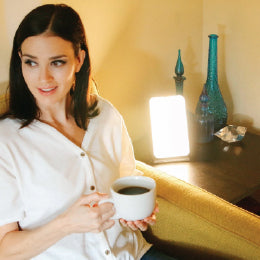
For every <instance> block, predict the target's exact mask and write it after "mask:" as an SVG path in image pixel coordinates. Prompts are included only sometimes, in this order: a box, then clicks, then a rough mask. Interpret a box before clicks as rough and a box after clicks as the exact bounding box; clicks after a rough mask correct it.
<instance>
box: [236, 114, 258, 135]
mask: <svg viewBox="0 0 260 260" xmlns="http://www.w3.org/2000/svg"><path fill="white" fill-rule="evenodd" d="M232 124H233V125H238V126H246V127H247V131H249V132H250V133H254V134H258V135H259V134H260V129H259V128H256V127H254V119H253V118H251V117H249V116H247V115H244V114H239V113H237V114H234V115H233V119H232Z"/></svg>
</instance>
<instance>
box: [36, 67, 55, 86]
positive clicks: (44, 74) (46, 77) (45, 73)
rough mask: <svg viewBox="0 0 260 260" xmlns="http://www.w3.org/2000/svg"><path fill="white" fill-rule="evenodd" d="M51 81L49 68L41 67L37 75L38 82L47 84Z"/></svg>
mask: <svg viewBox="0 0 260 260" xmlns="http://www.w3.org/2000/svg"><path fill="white" fill-rule="evenodd" d="M52 79H53V76H52V73H51V71H50V69H49V67H42V68H41V69H40V73H39V80H40V81H41V82H48V81H50V80H52Z"/></svg>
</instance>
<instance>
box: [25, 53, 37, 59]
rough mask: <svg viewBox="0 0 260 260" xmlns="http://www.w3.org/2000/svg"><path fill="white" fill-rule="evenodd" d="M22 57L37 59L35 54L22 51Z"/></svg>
mask: <svg viewBox="0 0 260 260" xmlns="http://www.w3.org/2000/svg"><path fill="white" fill-rule="evenodd" d="M22 57H28V58H31V59H37V57H36V56H33V55H30V54H26V53H24V54H23V53H22Z"/></svg>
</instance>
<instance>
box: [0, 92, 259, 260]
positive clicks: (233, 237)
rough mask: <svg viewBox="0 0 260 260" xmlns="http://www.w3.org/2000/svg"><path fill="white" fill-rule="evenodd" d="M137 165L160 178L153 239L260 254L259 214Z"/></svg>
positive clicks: (212, 254)
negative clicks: (157, 211) (157, 210)
mask: <svg viewBox="0 0 260 260" xmlns="http://www.w3.org/2000/svg"><path fill="white" fill-rule="evenodd" d="M5 109H6V104H5V98H4V96H0V113H1V112H3V111H4V110H5ZM137 168H138V169H139V170H141V171H142V172H143V173H144V175H146V176H149V177H152V178H154V179H155V180H156V183H157V194H158V203H159V209H160V212H159V213H158V214H157V223H156V225H154V226H152V227H151V228H149V230H148V231H146V232H144V235H145V237H146V238H147V240H149V241H150V242H152V243H154V244H155V245H156V246H158V247H160V248H161V249H163V250H164V251H166V252H168V253H169V254H171V255H173V256H176V257H178V258H179V259H246V260H250V259H255V260H257V259H260V218H259V217H258V216H256V215H254V214H252V213H250V212H247V211H245V210H243V209H241V208H238V207H236V206H234V205H232V204H230V203H228V202H227V201H224V200H222V199H220V198H219V197H217V196H215V195H213V194H211V193H208V192H206V191H205V190H202V189H200V188H198V187H195V186H192V185H190V184H187V183H185V182H183V181H181V180H179V179H177V178H175V177H173V176H170V175H167V174H166V173H164V172H162V171H160V170H158V169H155V168H153V167H151V166H148V165H146V164H144V163H142V162H139V161H137Z"/></svg>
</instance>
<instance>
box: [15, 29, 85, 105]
mask: <svg viewBox="0 0 260 260" xmlns="http://www.w3.org/2000/svg"><path fill="white" fill-rule="evenodd" d="M19 55H20V57H21V61H22V72H23V77H24V80H25V82H26V84H27V86H28V88H29V90H30V91H31V93H32V95H33V96H34V97H35V99H36V102H37V105H38V106H39V108H40V109H41V108H44V107H50V106H53V105H57V104H61V105H64V104H66V100H67V95H68V93H69V91H70V89H71V86H72V85H73V83H74V81H75V73H76V72H78V71H79V70H80V68H81V66H82V63H83V61H84V58H85V52H84V51H80V52H79V55H78V56H77V57H76V56H75V53H74V49H73V46H72V43H71V42H70V41H66V40H63V39H62V38H60V37H58V36H53V35H52V36H50V35H46V34H42V35H38V36H32V37H28V38H26V39H25V40H24V42H23V43H22V45H21V51H20V53H19Z"/></svg>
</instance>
